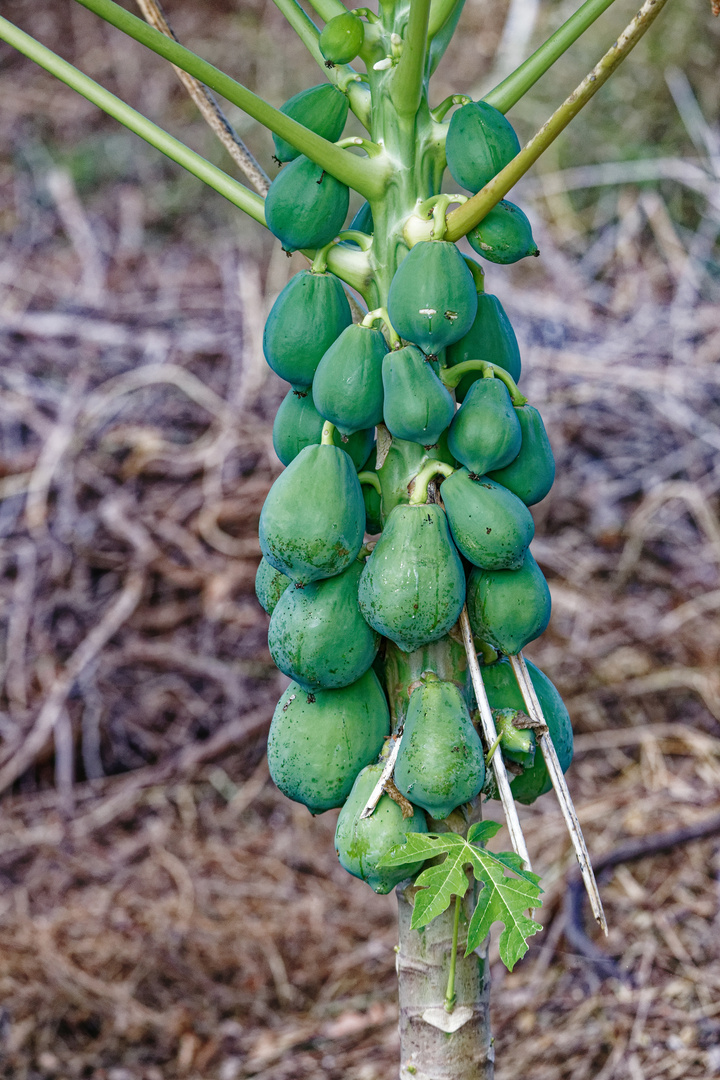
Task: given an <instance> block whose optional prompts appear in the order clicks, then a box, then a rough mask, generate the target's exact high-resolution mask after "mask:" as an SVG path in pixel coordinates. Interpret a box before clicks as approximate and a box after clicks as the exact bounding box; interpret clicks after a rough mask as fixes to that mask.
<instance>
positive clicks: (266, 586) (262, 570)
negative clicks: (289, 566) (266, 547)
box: [255, 558, 292, 615]
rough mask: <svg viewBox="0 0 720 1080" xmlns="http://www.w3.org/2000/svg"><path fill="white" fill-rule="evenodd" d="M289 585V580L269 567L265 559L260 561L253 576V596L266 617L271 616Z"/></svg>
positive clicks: (272, 567)
mask: <svg viewBox="0 0 720 1080" xmlns="http://www.w3.org/2000/svg"><path fill="white" fill-rule="evenodd" d="M291 584H292V582H291V581H290V578H289V577H287V576H286V575H285V574H282V573H281V572H280V571H279V570H276V569H275V567H274V566H271V565H270V563H269V562H268V561H267V559H265V558H262V559H261V560H260V565H259V566H258V568H257V573H256V575H255V595H256V596H257V598H258V602H259V604H260V607H261V608H262V609H263V611H265V612H267V614H268V615H272V613H273V611H274V610H275V606H276V604H277V602H278V600H279V599H280V597H281V596H282V594H283V593H284V592H285V590H286V589H287V587H288V585H291Z"/></svg>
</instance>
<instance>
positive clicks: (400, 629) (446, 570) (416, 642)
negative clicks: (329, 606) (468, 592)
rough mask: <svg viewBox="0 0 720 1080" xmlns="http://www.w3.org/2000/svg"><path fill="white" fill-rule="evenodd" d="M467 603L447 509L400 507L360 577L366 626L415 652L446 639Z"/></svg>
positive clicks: (438, 507)
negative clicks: (445, 511)
mask: <svg viewBox="0 0 720 1080" xmlns="http://www.w3.org/2000/svg"><path fill="white" fill-rule="evenodd" d="M464 601H465V575H464V572H463V568H462V563H461V561H460V556H459V555H458V553H457V551H456V550H455V547H454V545H453V542H452V540H451V539H450V532H449V530H448V526H447V520H446V518H445V514H444V512H443V510H442V508H441V507H440V506H437V505H435V504H429V505H427V506H410V505H408V504H407V503H400V504H398V505H397V506H396V507H395V509H394V510H393V511H392V513H391V514H390V516H389V517H388V519H387V521H386V523H385V528H384V529H383V531H382V533H381V535H380V539H379V540H378V542H377V544H376V545H375V548H374V549H373V552H372V554H371V555H370V558H369V559H368V561H367V563H366V564H365V569H364V570H363V572H362V575H361V577H360V586H359V589H358V602H359V604H360V610H361V611H362V613H363V616H364V617H365V619H366V621H367V622H368V623H369V624H370V626H372V627H373V628H374V629H375V630H377V631H378V633H380V634H382V635H383V636H384V637H387V638H390V640H391V641H394V642H395V644H396V645H398V646H399V647H400V648H401V649H402V650H403V651H404V652H412V651H413V650H414V649H418V648H420V646H421V645H426V644H428V642H430V641H437V640H438V638H441V637H442V636H443V635H444V634H446V633H447V632H448V630H449V629H450V628H451V627H452V626H454V625H455V623H456V622H457V620H458V619H459V618H460V612H461V611H462V606H463V603H464Z"/></svg>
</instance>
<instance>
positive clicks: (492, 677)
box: [482, 659, 573, 803]
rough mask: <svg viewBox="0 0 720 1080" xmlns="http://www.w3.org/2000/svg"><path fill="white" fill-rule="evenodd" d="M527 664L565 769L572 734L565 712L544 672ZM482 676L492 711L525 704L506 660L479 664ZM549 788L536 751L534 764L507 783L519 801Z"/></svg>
mask: <svg viewBox="0 0 720 1080" xmlns="http://www.w3.org/2000/svg"><path fill="white" fill-rule="evenodd" d="M527 666H528V671H529V672H530V679H531V681H532V684H533V686H534V687H535V692H536V694H537V696H538V700H539V702H540V707H541V708H542V711H543V715H544V716H545V721H546V723H547V726H548V729H549V732H550V738H551V739H552V741H553V744H554V746H555V750H556V751H557V756H558V758H559V760H560V767H561V768H562V771H563V772H566V771H567V769H568V766H569V765H570V762H571V761H572V756H573V735H572V726H571V724H570V717H569V716H568V711H567V709H566V708H565V705H564V704H563V700H562V698H561V697H560V695H559V694H558V692H557V690H556V689H555V687H554V686H553V684H552V683H551V682H550V680H549V679H548V677H547V675H544V674H543V673H542V671H540V669H539V668H537V667H535V665H534V664H533V663H532V662H531V661H530V660H528V661H527ZM482 676H483V682H484V683H485V689H486V690H487V695H488V700H489V702H490V707H491V708H492V709H493V710H495V709H515V710H517V711H518V712H524V711H525V703H524V701H523V697H522V694H521V693H520V690H519V688H518V685H517V681H516V679H515V676H514V674H513V670H512V667H511V666H510V661H509V660H506V659H502V660H498V661H497V663H495V664H489V665H488V666H486V667H483V669H482ZM551 787H552V784H551V782H550V777H549V776H548V771H547V768H546V765H545V760H544V758H543V756H542V754H541V753H540V751H539V750H537V751H536V752H535V763H534V765H533V766H532V768H531V769H526V770H525V772H524V773H523V774H522V776H516V777H515V779H514V780H513V781H512V782H511V784H510V788H511V790H512V793H513V797H514V798H515V799H517V800H518V802H521V803H531V802H534V801H535V799H537V798H538V796H540V795H544V794H545V792H547V791H549V790H550V788H551Z"/></svg>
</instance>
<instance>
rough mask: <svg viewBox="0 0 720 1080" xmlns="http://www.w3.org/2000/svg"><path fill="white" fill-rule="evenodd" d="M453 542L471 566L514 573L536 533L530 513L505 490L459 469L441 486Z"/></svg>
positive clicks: (486, 478) (498, 485)
mask: <svg viewBox="0 0 720 1080" xmlns="http://www.w3.org/2000/svg"><path fill="white" fill-rule="evenodd" d="M441 491H442V498H443V502H444V503H445V510H446V512H447V516H448V522H449V525H450V531H451V532H452V535H453V540H454V541H455V544H456V546H457V547H458V549H459V550H460V552H461V553H462V554H463V555H464V556H465V558H466V559H468V560H469V561H470V562H471V563H473V565H474V566H481V567H483V568H484V569H486V570H516V569H517V568H518V567H519V566H520V565H521V564H522V561H523V559H524V557H525V552H526V551H527V548H528V545H529V544H530V541H531V540H532V538H533V535H534V533H535V525H534V522H533V519H532V517H531V515H530V511H529V510H528V508H527V507H526V506H525V504H524V503H523V502H521V501H520V499H518V498H517V496H516V495H513V493H512V492H511V491H508V490H507V488H504V487H502V485H500V484H497V483H495V481H494V480H490V479H488V477H487V476H479V477H477V478H475V479H474V478H473V477H472V476H471V474H470V473H469V472H468V470H467V469H458V470H457V472H454V473H453V474H452V476H449V477H448V478H447V480H443V483H442V488H441Z"/></svg>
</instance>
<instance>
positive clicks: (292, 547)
mask: <svg viewBox="0 0 720 1080" xmlns="http://www.w3.org/2000/svg"><path fill="white" fill-rule="evenodd" d="M259 533H260V550H261V551H262V553H263V555H264V556H265V558H266V559H267V561H268V562H269V563H270V565H271V566H274V567H275V569H276V570H280V571H281V572H282V573H283V574H286V575H287V576H288V577H289V578H290V579H291V581H293V582H295V583H296V584H298V583H299V584H302V585H307V584H308V583H309V582H311V581H319V580H321V579H323V578H328V577H333V575H334V574H339V573H341V572H342V571H343V570H344V569H345V567H346V566H349V565H350V563H352V562H353V561H354V560H355V559H356V558H357V555H358V553H359V551H360V548H361V547H362V542H363V536H364V533H365V503H364V502H363V497H362V489H361V487H360V481H359V480H358V477H357V472H356V470H355V466H354V465H353V463H352V461H351V459H350V457H349V455H348V454H346V453H345V451H344V450H341V449H340V448H339V447H337V446H322V445H320V446H306V447H305V449H304V450H301V451H300V453H299V454H298V456H297V457H296V458H295V459H294V460H293V461H291V462H290V464H289V465H288V467H287V469H285V471H284V472H283V473H281V474H280V476H279V477H278V478H277V480H276V481H275V483H274V484H273V486H272V487H271V488H270V491H269V492H268V495H267V498H266V499H265V504H264V506H263V508H262V511H261V513H260V528H259Z"/></svg>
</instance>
